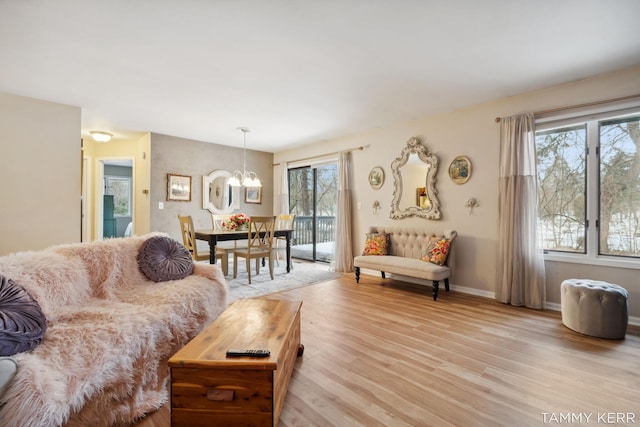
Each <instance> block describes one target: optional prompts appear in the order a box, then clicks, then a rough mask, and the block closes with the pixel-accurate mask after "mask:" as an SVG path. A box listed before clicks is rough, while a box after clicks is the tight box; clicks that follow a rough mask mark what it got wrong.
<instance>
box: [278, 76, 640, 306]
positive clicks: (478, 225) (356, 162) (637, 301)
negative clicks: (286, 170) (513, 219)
mask: <svg viewBox="0 0 640 427" xmlns="http://www.w3.org/2000/svg"><path fill="white" fill-rule="evenodd" d="M639 92H640V67H635V68H632V69H627V70H622V71H619V72H617V73H612V74H607V75H602V76H599V77H597V78H592V79H587V80H582V81H578V82H574V83H571V84H567V85H563V86H558V87H553V88H548V89H545V90H540V91H536V92H532V93H528V94H524V95H519V96H513V97H508V98H503V99H499V100H496V101H493V102H489V103H485V104H482V105H478V106H475V107H471V108H466V109H462V110H458V111H454V112H451V113H447V114H441V115H437V116H431V117H426V118H424V119H422V120H416V121H414V122H410V123H405V124H402V125H399V126H394V127H388V128H384V129H379V130H375V131H372V132H368V133H363V134H359V135H354V136H351V137H349V138H344V139H339V140H333V141H323V142H321V143H318V144H314V145H310V146H307V147H305V149H300V148H297V149H295V150H290V151H285V152H280V153H276V154H275V156H274V161H275V162H276V163H278V162H282V161H293V160H295V159H299V158H304V157H309V156H314V155H322V154H326V153H328V152H332V151H340V150H343V149H345V148H351V147H357V146H367V147H368V148H367V149H366V150H364V151H355V152H354V153H353V172H354V174H353V181H354V195H355V196H354V199H355V200H354V206H353V208H354V213H355V220H354V227H355V229H354V239H355V243H354V248H353V249H354V253H356V254H357V253H359V252H360V251H361V248H362V246H363V245H364V234H365V232H366V230H367V228H368V227H369V226H370V225H401V226H410V227H425V228H429V229H437V230H442V229H455V230H457V231H458V233H459V237H458V240H457V242H456V267H455V270H454V276H453V278H452V281H451V282H452V284H453V285H455V286H457V287H462V288H466V289H464V290H465V291H468V292H472V293H478V294H482V295H486V296H493V292H494V284H495V280H496V268H497V266H496V253H497V239H496V234H497V217H498V209H497V207H498V155H499V137H500V126H499V124H497V123H496V122H495V120H494V119H495V118H496V117H501V116H510V115H513V114H518V113H523V112H533V111H540V110H546V109H550V108H557V107H564V106H569V105H575V104H580V103H585V102H592V101H599V100H605V99H610V98H616V97H622V96H627V95H632V94H637V93H639ZM413 136H417V137H419V138H420V139H421V140H422V141H423V144H424V145H425V146H426V147H427V149H428V150H429V151H431V152H434V153H435V154H436V155H437V156H438V158H439V160H440V165H439V170H438V174H437V190H438V197H439V200H440V203H441V211H442V219H441V220H439V221H435V220H426V219H420V218H410V219H403V220H392V219H390V218H389V211H390V206H391V200H392V197H393V177H392V176H391V169H390V165H391V162H392V160H393V159H394V158H396V157H398V156H399V155H400V152H401V150H402V148H403V147H404V146H405V145H406V141H407V140H408V139H409V138H411V137H413ZM459 155H464V156H467V157H469V159H470V160H471V162H472V165H473V173H472V176H471V179H470V180H469V181H468V182H467V183H466V184H464V185H456V184H454V183H453V182H452V181H451V180H450V179H449V177H448V174H447V168H448V166H449V164H450V163H451V161H452V160H453V159H454V158H455V157H456V156H459ZM374 166H382V167H383V169H384V171H385V175H386V179H385V183H384V185H383V186H382V188H381V189H380V190H372V189H371V187H370V186H369V184H368V182H367V176H368V174H369V171H370V170H371V168H373V167H374ZM280 169H281V168H280V167H278V168H276V169H275V170H274V176H275V177H277V178H276V180H275V182H276V185H277V186H278V187H279V182H280V178H279V176H280V173H281V170H280ZM278 193H279V188H278V189H276V190H275V194H278ZM470 197H475V198H476V199H477V200H478V203H479V204H480V206H479V207H477V208H474V209H473V212H470V210H469V209H468V208H466V207H465V206H464V203H465V201H466V200H467V199H468V198H470ZM374 200H378V201H379V202H380V204H381V206H382V209H380V210H379V211H378V214H377V215H374V214H373V210H372V208H371V206H372V204H373V201H374ZM546 265H547V270H548V272H547V295H548V300H549V301H550V302H552V303H559V302H560V300H559V286H560V282H561V281H562V280H564V279H565V278H569V277H586V276H590V277H592V278H594V279H600V280H608V281H611V282H614V283H618V284H620V285H622V286H624V287H625V288H627V290H628V291H629V292H630V299H629V301H630V308H631V314H632V315H633V316H640V283H639V282H638V281H637V280H634V275H637V273H638V271H637V270H629V269H621V268H602V267H594V266H592V267H589V268H588V269H585V266H584V265H583V264H568V263H557V262H550V261H548V262H547V263H546Z"/></svg>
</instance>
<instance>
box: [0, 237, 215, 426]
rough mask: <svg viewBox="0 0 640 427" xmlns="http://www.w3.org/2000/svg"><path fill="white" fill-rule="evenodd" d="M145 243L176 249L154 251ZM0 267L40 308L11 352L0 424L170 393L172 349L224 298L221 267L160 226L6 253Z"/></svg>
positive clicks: (83, 417)
mask: <svg viewBox="0 0 640 427" xmlns="http://www.w3.org/2000/svg"><path fill="white" fill-rule="evenodd" d="M152 243H153V244H156V243H162V244H163V245H165V246H166V245H169V246H170V247H171V251H173V252H171V254H170V255H167V256H166V257H165V258H162V259H160V261H157V257H158V254H157V248H155V246H154V245H152ZM156 246H157V245H156ZM152 247H154V248H155V249H156V253H154V256H156V258H149V257H147V255H148V254H149V253H150V252H149V250H150V249H149V248H152ZM183 250H184V251H183ZM185 251H186V254H185ZM174 254H177V255H176V256H174ZM176 257H179V258H180V259H179V263H178V264H176V262H175V259H176ZM154 260H156V261H154ZM176 266H177V267H176ZM165 267H166V268H165ZM183 267H184V268H183ZM187 268H188V269H189V270H188V271H186V269H187ZM163 269H164V270H163ZM176 270H180V271H177V273H178V275H176ZM0 275H2V276H4V278H9V279H8V280H5V282H6V283H9V282H11V283H12V284H13V286H14V287H16V288H18V289H23V290H24V291H26V293H27V294H28V295H30V296H31V297H33V299H34V300H35V301H36V302H37V304H38V305H39V306H40V308H41V311H42V314H43V315H44V317H45V318H46V331H45V332H44V335H43V336H42V337H41V340H40V341H37V342H35V343H32V347H33V348H32V349H29V350H27V351H22V352H19V353H17V354H13V355H10V358H11V359H12V360H14V361H15V362H16V364H17V369H16V371H15V373H14V374H12V375H11V377H12V378H11V379H10V381H9V383H8V384H6V386H5V387H4V393H3V394H2V396H0V425H1V426H4V427H13V426H16V427H17V426H20V427H35V426H61V425H63V426H89V425H90V426H128V425H131V424H133V423H135V422H137V421H138V420H140V419H141V418H143V417H144V416H145V414H148V413H151V412H153V411H155V410H157V409H158V408H160V407H162V406H163V405H164V404H165V403H166V402H167V400H168V390H167V384H168V380H169V367H168V363H167V362H168V359H169V358H170V356H172V355H173V354H174V353H175V352H177V351H178V350H179V349H180V348H182V347H183V346H184V345H185V344H186V343H187V342H188V341H190V340H191V339H192V338H193V337H194V336H195V335H197V334H198V333H199V332H200V331H201V330H202V329H203V328H204V327H205V326H206V325H207V324H209V323H210V322H211V321H213V320H214V319H215V318H217V317H218V316H219V315H220V314H221V313H222V311H223V310H224V309H225V308H226V305H227V301H226V295H227V289H226V282H225V280H224V278H223V276H222V272H221V271H220V269H219V268H218V267H216V266H215V265H210V264H208V263H206V264H205V263H194V262H193V261H191V258H190V255H189V253H188V251H187V250H186V248H184V246H182V244H181V243H178V242H175V241H174V240H173V239H171V238H170V237H168V236H166V235H163V234H160V233H151V234H148V235H144V236H133V237H127V238H118V239H110V240H105V241H96V242H90V243H77V244H66V245H59V246H54V247H51V248H48V249H45V250H41V251H30V252H20V253H14V254H10V255H6V256H3V257H0ZM163 275H165V276H164V277H163ZM0 311H1V310H0ZM5 351H6V350H5ZM4 356H7V355H4ZM1 389H2V387H0V390H1Z"/></svg>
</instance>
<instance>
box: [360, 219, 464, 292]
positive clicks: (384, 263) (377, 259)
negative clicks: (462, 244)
mask: <svg viewBox="0 0 640 427" xmlns="http://www.w3.org/2000/svg"><path fill="white" fill-rule="evenodd" d="M369 233H374V234H387V235H388V236H389V244H388V248H387V255H384V256H381V255H360V256H356V257H355V258H354V260H353V264H354V267H355V275H356V282H358V283H359V282H360V269H361V268H366V269H370V270H377V271H380V272H381V274H382V278H385V273H392V274H398V275H402V276H408V277H414V278H418V279H424V280H430V281H431V282H432V284H433V299H434V301H435V300H436V299H437V298H438V288H439V285H440V281H441V280H444V285H445V289H446V290H447V291H448V290H449V278H450V277H451V272H452V269H453V263H454V253H453V241H454V239H455V237H456V236H457V232H456V231H453V230H445V231H444V232H443V233H440V234H437V233H434V232H431V231H427V230H423V229H418V228H403V227H370V229H369ZM432 238H438V239H440V238H444V239H447V240H448V241H449V242H450V249H449V254H448V256H447V257H446V261H445V262H444V264H443V265H437V264H434V263H432V262H428V261H424V260H423V259H422V258H423V257H424V256H425V253H426V251H428V247H429V242H430V241H431V239H432Z"/></svg>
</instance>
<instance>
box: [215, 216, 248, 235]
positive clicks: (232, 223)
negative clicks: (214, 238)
mask: <svg viewBox="0 0 640 427" xmlns="http://www.w3.org/2000/svg"><path fill="white" fill-rule="evenodd" d="M247 224H249V217H248V216H246V215H245V214H243V213H237V214H233V215H231V216H230V217H229V221H228V222H227V221H224V222H223V223H222V224H220V225H222V227H224V228H225V229H227V230H228V231H235V230H241V229H243V228H246V227H247Z"/></svg>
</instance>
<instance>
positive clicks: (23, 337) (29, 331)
mask: <svg viewBox="0 0 640 427" xmlns="http://www.w3.org/2000/svg"><path fill="white" fill-rule="evenodd" d="M46 331H47V319H46V318H45V316H44V313H43V312H42V309H41V308H40V304H38V302H37V301H36V300H35V299H33V297H32V296H31V295H30V294H29V293H28V292H27V291H26V289H24V288H23V287H22V286H20V285H18V284H17V283H15V282H14V281H13V280H11V279H9V278H6V277H4V276H2V275H0V356H12V355H14V354H16V353H22V352H23V351H30V350H33V349H34V348H35V347H36V346H37V345H38V344H40V342H41V341H42V339H43V338H44V334H45V332H46Z"/></svg>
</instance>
